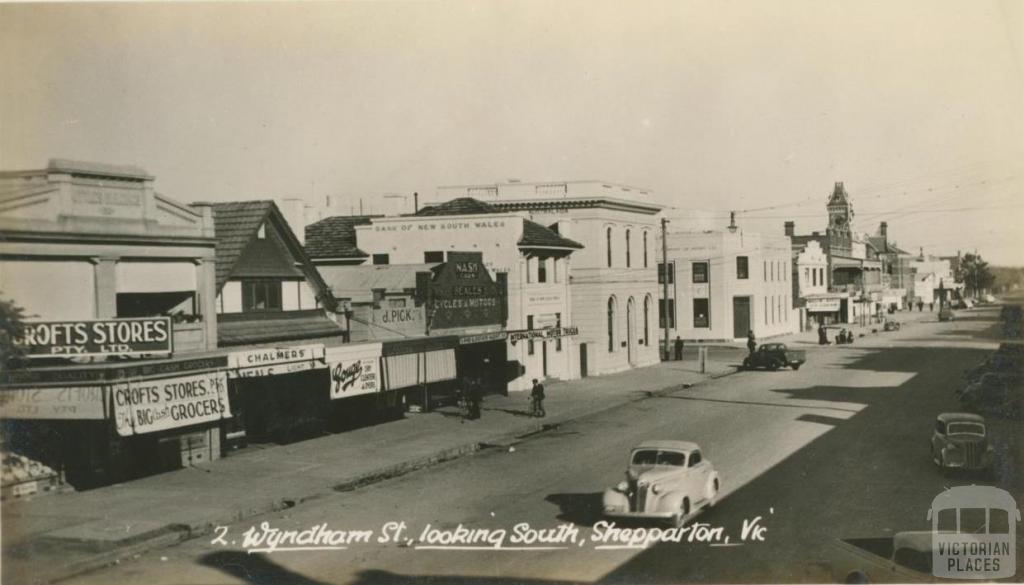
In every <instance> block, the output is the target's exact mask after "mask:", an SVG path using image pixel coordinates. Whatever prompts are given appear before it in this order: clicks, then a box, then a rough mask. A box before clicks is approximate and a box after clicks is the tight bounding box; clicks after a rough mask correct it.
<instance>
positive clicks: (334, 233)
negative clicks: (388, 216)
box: [306, 215, 380, 258]
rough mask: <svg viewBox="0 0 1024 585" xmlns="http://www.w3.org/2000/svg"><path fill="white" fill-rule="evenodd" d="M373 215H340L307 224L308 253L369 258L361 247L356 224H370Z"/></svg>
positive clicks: (310, 254) (335, 256) (323, 256)
mask: <svg viewBox="0 0 1024 585" xmlns="http://www.w3.org/2000/svg"><path fill="white" fill-rule="evenodd" d="M374 217H380V216H372V215H352V216H347V215H339V216H335V217H328V218H324V219H321V220H320V221H318V222H316V223H314V224H310V225H308V226H306V253H307V254H309V257H310V258H367V257H369V254H367V253H366V252H363V251H362V250H360V249H359V247H358V245H357V242H356V226H359V225H369V224H370V222H371V220H372V218H374Z"/></svg>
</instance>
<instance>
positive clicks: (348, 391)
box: [326, 343, 381, 400]
mask: <svg viewBox="0 0 1024 585" xmlns="http://www.w3.org/2000/svg"><path fill="white" fill-rule="evenodd" d="M380 356H381V344H379V343H369V344H365V345H351V346H342V347H331V348H328V349H327V354H326V360H327V367H329V368H330V370H331V400H339V399H341V398H351V397H353V396H359V395H362V394H373V393H375V392H380V390H381V385H380Z"/></svg>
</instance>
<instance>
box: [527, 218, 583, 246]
mask: <svg viewBox="0 0 1024 585" xmlns="http://www.w3.org/2000/svg"><path fill="white" fill-rule="evenodd" d="M519 245H520V246H543V247H552V248H576V249H577V250H582V249H583V244H581V243H579V242H576V241H573V240H570V239H569V238H566V237H563V236H561V235H559V234H558V232H556V231H555V230H553V229H551V228H547V227H544V226H542V225H541V224H539V223H537V222H535V221H530V220H528V219H524V220H523V236H522V237H521V238H519Z"/></svg>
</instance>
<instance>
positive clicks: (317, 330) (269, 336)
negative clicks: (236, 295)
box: [217, 311, 345, 346]
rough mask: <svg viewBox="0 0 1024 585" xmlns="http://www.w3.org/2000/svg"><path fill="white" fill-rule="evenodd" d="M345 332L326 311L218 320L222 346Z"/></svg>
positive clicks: (218, 340)
mask: <svg viewBox="0 0 1024 585" xmlns="http://www.w3.org/2000/svg"><path fill="white" fill-rule="evenodd" d="M304 313H311V312H309V311H305V312H304ZM344 333H345V331H344V330H343V329H342V328H341V327H339V326H338V324H337V323H335V322H334V321H331V320H330V319H328V318H327V317H326V316H325V315H324V314H323V312H322V311H321V312H318V313H317V314H303V315H300V316H295V315H287V314H282V315H281V318H268V319H249V320H234V319H218V320H217V344H218V345H221V346H226V345H244V344H249V343H267V342H271V341H289V340H293V339H309V338H314V337H330V336H335V335H343V334H344Z"/></svg>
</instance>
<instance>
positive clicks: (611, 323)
mask: <svg viewBox="0 0 1024 585" xmlns="http://www.w3.org/2000/svg"><path fill="white" fill-rule="evenodd" d="M613 351H615V298H614V297H610V298H609V299H608V353H612V352H613Z"/></svg>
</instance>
